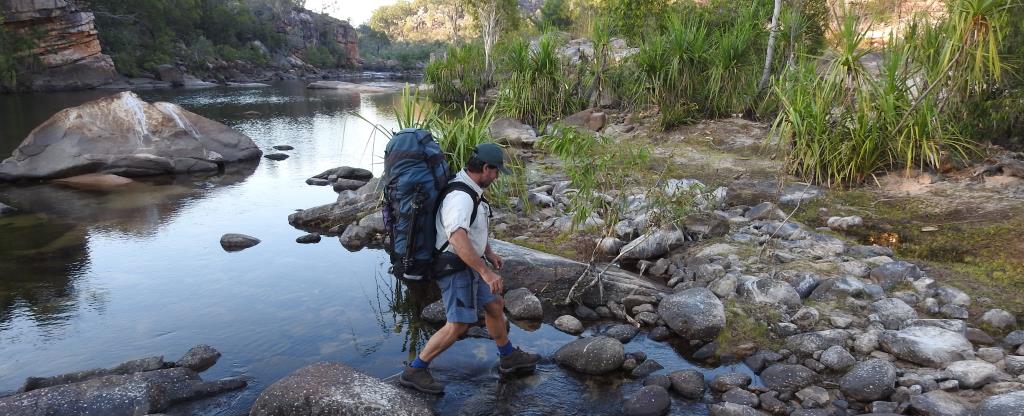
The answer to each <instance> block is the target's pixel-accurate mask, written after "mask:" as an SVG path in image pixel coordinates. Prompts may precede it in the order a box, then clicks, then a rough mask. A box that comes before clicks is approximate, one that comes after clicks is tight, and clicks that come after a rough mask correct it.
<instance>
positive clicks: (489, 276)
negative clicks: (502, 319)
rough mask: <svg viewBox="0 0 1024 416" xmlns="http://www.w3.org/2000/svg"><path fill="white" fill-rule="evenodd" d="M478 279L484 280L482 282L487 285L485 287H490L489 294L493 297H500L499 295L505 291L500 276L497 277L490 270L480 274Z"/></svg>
mask: <svg viewBox="0 0 1024 416" xmlns="http://www.w3.org/2000/svg"><path fill="white" fill-rule="evenodd" d="M480 277H481V278H482V279H484V282H485V283H487V286H490V287H491V293H492V294H494V295H495V296H501V294H502V293H503V292H504V291H505V290H504V289H505V287H504V286H505V283H504V282H503V280H502V278H501V276H499V275H498V274H497V273H495V272H493V271H491V270H486V271H485V272H484V273H482V274H480Z"/></svg>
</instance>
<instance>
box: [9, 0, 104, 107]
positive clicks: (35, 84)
mask: <svg viewBox="0 0 1024 416" xmlns="http://www.w3.org/2000/svg"><path fill="white" fill-rule="evenodd" d="M0 13H2V14H3V17H4V18H3V27H4V29H7V30H9V31H12V32H14V33H17V34H21V35H23V36H24V35H27V36H31V37H32V38H34V39H35V49H33V50H32V51H31V56H32V57H33V58H35V60H36V61H37V62H38V64H39V65H40V68H38V69H36V70H34V71H32V73H31V74H24V75H22V76H19V82H21V83H22V84H23V86H24V87H28V88H29V89H31V90H34V91H56V90H76V89H88V88H94V87H97V86H100V85H103V84H107V83H109V82H111V81H112V80H113V79H114V78H115V77H116V76H117V72H116V71H115V70H114V62H113V61H112V60H111V59H110V57H109V56H107V55H104V54H103V53H102V51H101V48H100V40H99V37H97V31H96V26H95V18H94V17H93V14H92V13H90V12H85V11H81V10H79V9H78V8H77V7H75V5H74V4H71V3H69V2H68V1H66V0H48V1H40V0H4V1H2V2H0Z"/></svg>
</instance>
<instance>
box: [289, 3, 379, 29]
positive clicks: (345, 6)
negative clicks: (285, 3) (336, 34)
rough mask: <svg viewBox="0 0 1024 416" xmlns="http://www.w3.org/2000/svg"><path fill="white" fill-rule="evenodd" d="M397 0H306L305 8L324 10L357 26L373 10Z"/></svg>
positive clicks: (368, 16) (315, 10) (317, 10)
mask: <svg viewBox="0 0 1024 416" xmlns="http://www.w3.org/2000/svg"><path fill="white" fill-rule="evenodd" d="M395 1H397V0H306V8H307V9H309V10H312V11H314V12H321V11H325V10H324V7H325V6H326V8H327V10H326V12H327V14H329V15H331V16H334V17H337V18H339V19H342V20H349V23H351V24H352V26H359V25H361V24H363V23H366V21H367V20H370V15H371V14H373V11H374V10H375V9H376V8H378V7H380V6H386V5H389V4H393V3H395Z"/></svg>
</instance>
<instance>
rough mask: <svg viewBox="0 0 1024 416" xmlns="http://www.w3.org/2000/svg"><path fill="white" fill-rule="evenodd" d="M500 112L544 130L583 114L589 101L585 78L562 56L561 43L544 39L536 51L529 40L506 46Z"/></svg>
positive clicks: (501, 68) (501, 57) (502, 53)
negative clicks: (584, 89)
mask: <svg viewBox="0 0 1024 416" xmlns="http://www.w3.org/2000/svg"><path fill="white" fill-rule="evenodd" d="M498 73H499V76H500V77H501V78H502V80H503V81H502V82H501V85H500V90H499V92H498V101H497V107H498V111H499V112H500V113H502V114H504V115H507V116H509V117H512V118H516V119H519V120H521V121H523V122H524V123H527V124H529V125H532V126H543V125H545V124H547V123H548V122H550V121H552V120H555V119H558V118H559V117H561V116H563V115H567V114H572V113H575V112H577V111H579V110H581V109H582V108H583V106H584V104H586V98H589V97H586V98H585V97H582V96H581V94H580V93H579V86H578V83H579V79H580V77H581V76H582V75H581V74H580V73H578V72H577V71H574V70H573V68H570V67H569V65H567V63H565V62H562V60H561V58H560V57H559V55H558V40H557V38H556V37H555V36H553V35H544V36H541V38H540V39H539V40H538V42H537V45H536V47H531V45H530V43H529V42H527V41H526V40H525V39H516V40H512V41H510V42H508V43H506V44H504V45H503V46H502V48H501V51H500V52H499V59H498Z"/></svg>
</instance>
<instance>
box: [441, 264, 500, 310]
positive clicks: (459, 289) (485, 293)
mask: <svg viewBox="0 0 1024 416" xmlns="http://www.w3.org/2000/svg"><path fill="white" fill-rule="evenodd" d="M437 286H438V287H440V288H441V300H442V301H443V302H444V311H445V318H446V319H447V320H448V322H458V323H464V324H472V323H476V321H477V310H479V309H480V308H483V307H484V305H486V304H488V303H491V302H493V301H494V300H497V299H498V298H497V297H496V296H494V294H493V293H491V287H490V286H487V282H484V279H483V278H481V277H480V275H479V274H477V273H476V272H475V271H473V270H472V269H466V270H463V271H461V272H457V273H452V274H450V275H448V276H445V277H439V278H437Z"/></svg>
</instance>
